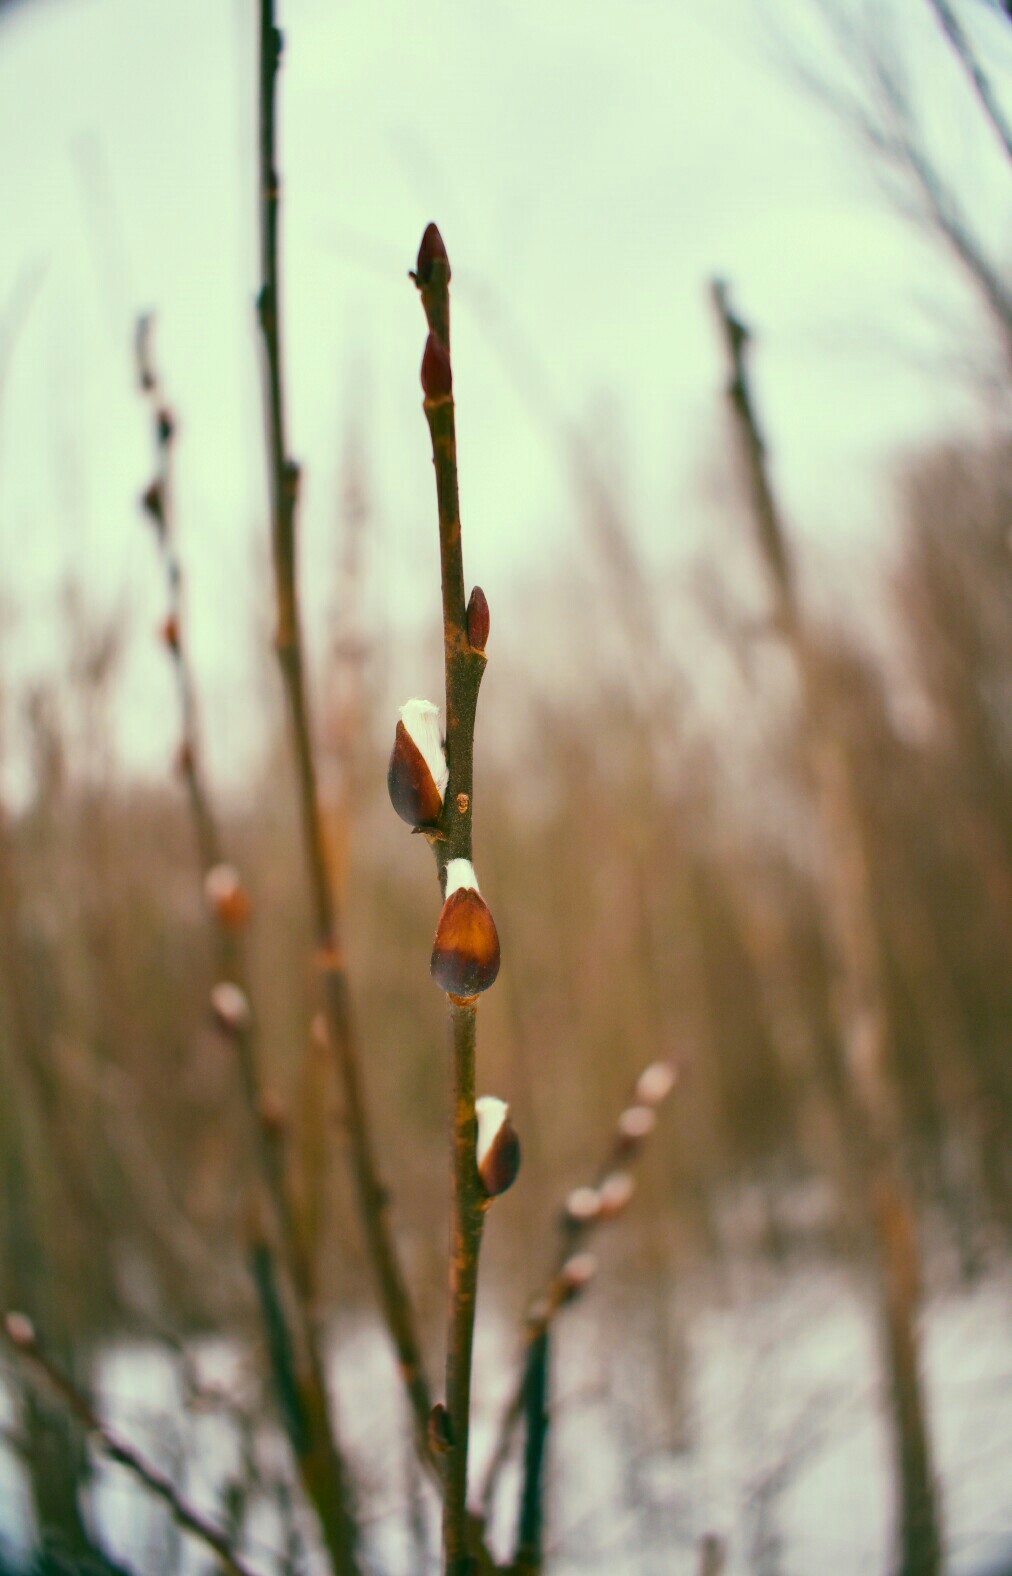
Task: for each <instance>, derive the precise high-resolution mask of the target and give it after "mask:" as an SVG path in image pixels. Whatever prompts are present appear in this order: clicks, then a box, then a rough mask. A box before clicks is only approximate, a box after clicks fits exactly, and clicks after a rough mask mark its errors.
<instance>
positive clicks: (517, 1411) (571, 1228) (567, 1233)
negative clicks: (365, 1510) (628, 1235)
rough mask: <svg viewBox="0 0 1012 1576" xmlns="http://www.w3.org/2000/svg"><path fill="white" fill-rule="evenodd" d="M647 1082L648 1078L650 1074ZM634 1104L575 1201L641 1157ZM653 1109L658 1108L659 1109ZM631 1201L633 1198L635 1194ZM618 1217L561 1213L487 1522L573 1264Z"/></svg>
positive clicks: (528, 1325) (501, 1441)
mask: <svg viewBox="0 0 1012 1576" xmlns="http://www.w3.org/2000/svg"><path fill="white" fill-rule="evenodd" d="M662 1068H663V1069H665V1070H666V1071H668V1072H669V1073H670V1078H671V1082H670V1084H669V1085H668V1089H667V1090H665V1092H664V1093H663V1094H661V1095H660V1097H659V1099H657V1100H655V1101H654V1102H653V1104H654V1105H656V1104H658V1103H659V1102H660V1100H662V1099H664V1098H666V1095H667V1093H668V1092H669V1090H670V1089H671V1088H673V1087H674V1083H675V1073H674V1069H673V1068H671V1067H670V1066H669V1064H667V1063H656V1064H654V1068H651V1069H648V1072H654V1070H655V1069H656V1072H657V1074H658V1075H661V1076H663V1075H662V1074H661V1069H662ZM643 1077H646V1074H644V1075H643ZM642 1082H643V1079H642V1078H641V1079H640V1080H639V1081H638V1083H637V1089H638V1088H639V1087H640V1086H641V1084H642ZM633 1102H634V1103H633V1104H631V1105H629V1106H627V1107H626V1108H625V1111H623V1113H622V1116H621V1117H620V1118H619V1122H618V1123H617V1124H616V1126H615V1128H614V1129H613V1130H612V1133H611V1134H610V1136H609V1140H608V1144H607V1147H606V1149H605V1152H604V1156H603V1158H602V1160H601V1163H600V1164H599V1166H598V1168H597V1171H596V1173H595V1175H594V1177H593V1179H592V1181H591V1182H589V1183H588V1184H586V1186H585V1187H582V1188H580V1189H577V1190H576V1193H574V1194H571V1195H570V1197H571V1198H575V1197H576V1196H577V1194H582V1195H584V1196H585V1198H586V1199H587V1200H588V1201H592V1200H593V1199H594V1197H595V1196H597V1197H598V1199H600V1192H599V1190H600V1189H601V1187H602V1184H604V1183H605V1181H606V1180H607V1179H608V1178H609V1177H612V1176H615V1175H619V1174H623V1173H624V1170H625V1169H626V1168H628V1166H629V1164H630V1161H632V1160H634V1159H635V1158H636V1157H637V1155H638V1154H639V1153H640V1152H641V1150H642V1139H636V1138H635V1137H633V1138H630V1136H629V1134H628V1133H626V1132H624V1131H623V1128H622V1122H623V1119H624V1118H625V1115H626V1112H628V1111H636V1112H639V1111H640V1110H642V1109H643V1107H642V1106H641V1105H640V1104H639V1103H637V1096H636V1092H635V1091H634V1093H633ZM650 1108H651V1109H652V1108H653V1106H651V1107H650ZM629 1196H630V1197H631V1192H630V1194H629ZM614 1218H615V1214H613V1213H609V1211H608V1209H607V1207H606V1208H604V1209H601V1208H600V1207H599V1208H598V1209H597V1210H596V1211H595V1210H594V1209H593V1208H590V1209H588V1210H586V1211H579V1210H577V1211H575V1212H574V1211H572V1210H570V1209H569V1208H564V1209H563V1210H562V1211H561V1212H560V1215H559V1220H558V1239H557V1242H556V1246H555V1254H554V1258H553V1260H552V1268H551V1270H550V1272H549V1275H548V1279H547V1280H546V1282H545V1283H544V1285H543V1286H542V1288H541V1290H540V1291H539V1292H538V1294H537V1295H536V1296H535V1297H534V1298H532V1300H531V1302H530V1303H529V1305H528V1312H527V1316H526V1318H525V1320H524V1328H523V1336H522V1342H521V1353H520V1366H519V1375H518V1378H517V1381H516V1384H515V1386H514V1388H513V1390H512V1392H511V1394H510V1398H509V1400H508V1402H507V1404H506V1406H505V1407H504V1409H503V1412H502V1416H501V1418H500V1421H499V1429H498V1432H497V1434H496V1441H495V1446H494V1448H493V1450H492V1454H491V1456H490V1457H489V1462H488V1466H487V1467H486V1469H485V1476H484V1478H483V1480H482V1486H481V1492H480V1494H479V1497H478V1503H479V1505H480V1507H481V1512H482V1516H483V1517H484V1519H486V1520H487V1519H488V1517H489V1515H490V1514H491V1510H492V1502H493V1499H494V1497H495V1492H496V1488H497V1486H498V1483H499V1479H500V1476H501V1475H502V1472H503V1469H504V1468H505V1466H506V1463H507V1461H508V1460H509V1456H510V1448H511V1445H512V1442H513V1435H514V1433H515V1431H516V1428H517V1425H518V1423H519V1422H520V1419H521V1417H522V1416H523V1415H524V1403H525V1397H526V1395H527V1393H528V1386H529V1375H530V1370H531V1367H532V1365H533V1364H535V1363H536V1362H537V1361H538V1356H537V1344H538V1342H539V1341H540V1339H541V1337H542V1335H544V1334H546V1333H547V1332H548V1330H549V1329H550V1328H551V1325H552V1323H553V1322H554V1320H555V1317H556V1315H557V1314H558V1313H559V1312H560V1311H561V1310H562V1309H563V1308H565V1307H566V1306H567V1305H568V1304H569V1303H570V1302H571V1301H572V1300H573V1298H574V1296H575V1295H576V1294H577V1293H578V1292H579V1291H580V1290H581V1289H582V1287H581V1285H580V1283H579V1281H577V1284H575V1285H574V1283H573V1280H572V1278H571V1277H570V1275H569V1273H568V1269H567V1266H569V1265H570V1264H572V1263H573V1262H574V1261H575V1256H576V1255H577V1254H578V1253H580V1252H581V1251H582V1250H583V1249H585V1248H586V1245H587V1243H588V1242H589V1241H590V1239H591V1237H592V1235H593V1233H594V1232H595V1231H596V1230H597V1229H598V1228H599V1227H600V1226H602V1225H605V1224H607V1223H608V1222H609V1221H610V1220H613V1219H614ZM587 1268H589V1265H587Z"/></svg>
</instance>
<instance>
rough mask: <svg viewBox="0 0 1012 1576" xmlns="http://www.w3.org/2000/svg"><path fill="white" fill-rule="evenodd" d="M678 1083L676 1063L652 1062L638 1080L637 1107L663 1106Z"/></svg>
mask: <svg viewBox="0 0 1012 1576" xmlns="http://www.w3.org/2000/svg"><path fill="white" fill-rule="evenodd" d="M677 1082H678V1069H677V1067H676V1066H675V1064H674V1062H651V1063H650V1066H649V1067H644V1069H643V1071H642V1072H641V1073H640V1075H639V1077H638V1078H637V1080H636V1104H637V1105H661V1104H662V1102H663V1101H665V1100H666V1099H667V1098H668V1095H669V1094H670V1093H671V1091H672V1089H673V1088H674V1087H675V1084H676V1083H677Z"/></svg>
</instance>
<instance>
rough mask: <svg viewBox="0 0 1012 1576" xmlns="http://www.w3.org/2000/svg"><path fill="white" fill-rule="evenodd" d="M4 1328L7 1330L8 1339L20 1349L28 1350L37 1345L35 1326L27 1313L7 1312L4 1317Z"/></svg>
mask: <svg viewBox="0 0 1012 1576" xmlns="http://www.w3.org/2000/svg"><path fill="white" fill-rule="evenodd" d="M4 1329H5V1330H6V1331H7V1339H8V1340H9V1341H10V1343H11V1345H12V1346H16V1347H18V1348H19V1350H21V1351H23V1352H27V1351H30V1350H31V1348H32V1347H33V1346H34V1345H35V1326H34V1324H33V1323H32V1321H31V1319H29V1317H28V1315H27V1314H26V1313H14V1312H11V1313H9V1314H7V1316H6V1318H5V1319H4Z"/></svg>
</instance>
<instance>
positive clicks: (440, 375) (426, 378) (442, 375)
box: [421, 334, 453, 399]
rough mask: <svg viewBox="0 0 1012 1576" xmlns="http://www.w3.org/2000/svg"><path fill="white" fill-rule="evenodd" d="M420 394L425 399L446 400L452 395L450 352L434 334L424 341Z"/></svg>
mask: <svg viewBox="0 0 1012 1576" xmlns="http://www.w3.org/2000/svg"><path fill="white" fill-rule="evenodd" d="M421 379H422V393H423V394H424V395H425V398H426V399H447V398H448V397H449V395H450V394H452V393H453V372H452V369H451V367H450V352H449V351H448V350H447V348H446V346H445V345H444V344H442V343H441V342H440V340H438V339H437V338H436V336H435V334H430V335H429V337H428V339H427V340H426V341H425V350H424V352H423V353H422V370H421Z"/></svg>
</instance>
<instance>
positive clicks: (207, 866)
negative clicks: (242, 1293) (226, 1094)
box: [136, 318, 354, 1571]
mask: <svg viewBox="0 0 1012 1576" xmlns="http://www.w3.org/2000/svg"><path fill="white" fill-rule="evenodd" d="M136 353H137V374H138V382H139V384H140V387H141V390H142V392H143V393H144V394H145V396H146V397H147V399H148V402H149V404H150V407H151V415H152V428H153V433H154V440H155V446H156V454H157V471H156V475H155V478H154V480H153V482H152V483H151V485H150V486H149V487H148V489H147V491H146V492H145V494H144V505H145V508H146V509H147V512H148V514H149V516H150V517H151V520H152V523H153V525H154V528H155V535H156V540H157V543H158V548H159V553H160V556H161V559H162V563H163V565H164V568H165V578H166V594H167V598H168V611H167V616H166V620H165V624H164V626H163V640H164V644H165V648H166V650H167V652H168V654H169V657H170V660H171V662H172V667H173V671H174V674H175V677H176V688H177V692H178V696H179V712H180V729H181V743H180V750H179V760H180V766H181V769H182V771H183V774H184V777H185V779H186V784H187V790H188V799H189V804H190V810H191V814H192V818H193V823H194V831H195V834H196V845H197V850H198V853H199V861H200V876H201V895H202V898H206V899H207V902H208V907H209V909H210V910H211V925H212V930H213V941H214V961H215V968H216V972H217V976H218V979H219V981H228V982H230V983H231V984H232V985H234V986H237V987H238V988H239V990H240V991H241V992H242V994H243V996H244V997H246V998H247V999H248V992H249V985H248V970H247V966H246V955H245V947H244V945H243V925H244V921H245V917H246V916H245V909H246V905H247V903H248V899H247V898H246V894H245V892H244V891H243V889H242V887H241V885H239V884H238V877H237V876H236V875H235V872H231V875H232V876H233V877H234V878H235V882H236V885H235V887H234V889H233V890H232V892H231V893H230V894H228V900H229V901H230V902H231V906H232V912H231V913H229V912H228V911H227V903H226V901H225V900H223V902H222V905H221V911H220V912H216V911H215V907H214V902H213V892H211V891H209V890H208V888H209V882H210V880H213V877H214V874H215V873H223V872H227V869H228V867H224V866H222V864H221V859H222V847H223V840H222V836H221V832H220V829H219V825H218V821H217V817H216V815H215V813H214V808H213V804H212V799H211V795H210V792H209V790H208V787H207V783H206V780H205V776H204V770H203V757H202V753H201V750H200V744H199V738H198V726H197V705H196V685H195V683H194V679H193V669H192V664H191V662H190V657H189V645H188V642H187V638H186V635H187V630H186V623H185V620H184V616H183V573H182V566H181V563H180V559H179V553H178V549H177V546H176V537H175V520H174V512H173V487H172V482H173V471H172V448H173V438H174V431H175V423H174V420H173V417H172V414H171V412H170V410H169V408H168V406H167V404H166V402H165V399H164V397H163V391H162V388H161V385H160V382H159V378H158V375H157V372H156V370H155V366H154V361H153V357H152V353H151V320H150V318H141V320H140V321H139V323H138V325H137V335H136ZM228 1033H229V1038H230V1040H231V1042H232V1044H233V1045H234V1048H235V1052H236V1058H237V1061H238V1068H239V1079H240V1084H241V1087H242V1092H243V1097H244V1101H245V1105H246V1110H247V1115H248V1117H249V1120H250V1123H251V1125H252V1131H253V1138H254V1143H255V1148H256V1155H257V1160H258V1163H259V1167H260V1171H261V1174H262V1176H263V1180H264V1184H265V1186H266V1189H267V1194H268V1196H269V1198H270V1201H271V1207H272V1210H273V1213H274V1217H275V1220H276V1222H277V1225H278V1229H279V1233H280V1238H281V1244H282V1248H283V1252H284V1257H285V1262H286V1266H287V1269H288V1272H289V1276H290V1279H291V1283H292V1291H293V1296H294V1304H295V1312H296V1317H297V1322H298V1330H299V1342H298V1346H299V1348H300V1350H297V1349H296V1345H297V1343H296V1340H295V1335H294V1333H293V1330H292V1328H291V1324H290V1320H289V1317H288V1314H287V1312H286V1309H285V1305H284V1302H283V1300H282V1298H281V1295H280V1292H279V1290H278V1271H277V1267H276V1265H275V1263H274V1253H273V1249H272V1248H271V1246H270V1244H269V1243H268V1242H267V1241H266V1240H261V1241H258V1242H257V1243H256V1245H255V1248H254V1251H253V1255H252V1261H251V1270H252V1275H253V1283H254V1286H255V1287H256V1291H257V1297H258V1300H259V1303H260V1312H261V1317H262V1319H263V1322H264V1328H265V1332H266V1336H267V1350H268V1354H269V1358H270V1366H271V1373H272V1377H273V1379H274V1385H275V1390H276V1392H277V1398H278V1405H279V1408H280V1411H281V1417H282V1420H283V1422H284V1424H285V1431H286V1433H287V1435H288V1441H289V1444H290V1445H291V1448H292V1452H293V1454H294V1456H295V1459H296V1463H297V1465H298V1467H299V1472H300V1476H301V1477H302V1480H303V1486H304V1488H305V1489H306V1492H307V1494H308V1496H309V1498H310V1500H311V1501H312V1503H313V1506H314V1509H315V1510H316V1513H317V1516H318V1518H319V1520H320V1523H321V1526H323V1528H324V1534H325V1539H326V1542H327V1546H328V1550H329V1552H330V1554H331V1558H332V1561H333V1562H334V1565H335V1568H336V1569H338V1570H342V1571H344V1570H349V1571H350V1570H352V1569H354V1565H353V1563H350V1562H351V1560H352V1555H351V1552H350V1551H351V1550H352V1548H353V1547H354V1534H353V1528H352V1525H351V1519H350V1511H349V1510H348V1508H347V1506H346V1501H347V1497H348V1491H347V1485H346V1480H347V1472H346V1469H345V1468H344V1465H343V1462H342V1460H341V1457H340V1453H339V1450H338V1445H337V1440H336V1437H335V1433H334V1428H333V1423H332V1421H331V1418H330V1413H329V1408H328V1406H327V1400H326V1385H325V1381H324V1377H323V1361H322V1357H321V1353H320V1340H319V1331H318V1329H317V1323H316V1319H315V1316H314V1313H313V1308H312V1268H311V1265H310V1262H309V1258H308V1254H307V1251H306V1245H305V1240H304V1235H303V1233H302V1230H301V1228H300V1225H299V1222H298V1220H297V1219H296V1215H295V1211H294V1208H293V1204H292V1199H291V1196H290V1192H289V1188H288V1183H287V1178H286V1176H285V1167H284V1162H283V1158H282V1152H281V1145H280V1142H279V1139H278V1135H277V1133H276V1132H274V1131H273V1130H272V1127H271V1124H270V1123H269V1122H268V1120H267V1119H266V1118H267V1112H266V1109H265V1102H264V1098H263V1094H262V1090H261V1082H260V1074H259V1069H258V1065H257V1051H256V1040H255V1027H254V1021H253V1016H252V1013H250V1012H245V1013H239V1014H238V1015H236V1016H235V1017H234V1018H232V1019H231V1020H230V1022H229V1025H228ZM293 1395H294V1397H295V1399H294V1400H293ZM341 1506H345V1509H344V1511H343V1513H342V1515H341V1516H338V1507H341Z"/></svg>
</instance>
